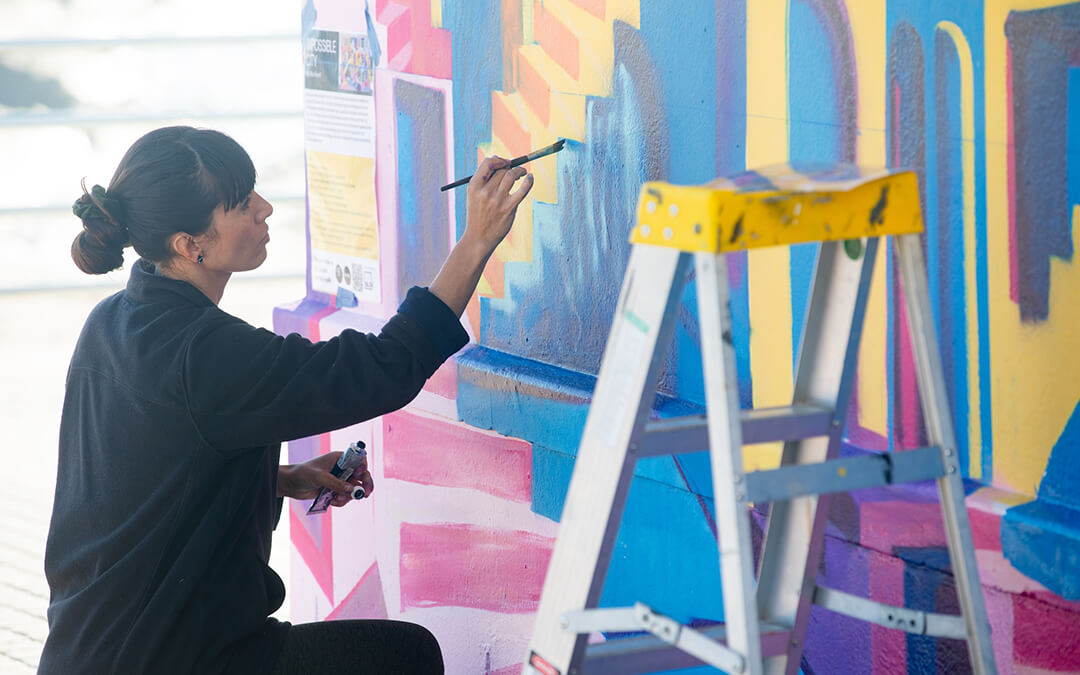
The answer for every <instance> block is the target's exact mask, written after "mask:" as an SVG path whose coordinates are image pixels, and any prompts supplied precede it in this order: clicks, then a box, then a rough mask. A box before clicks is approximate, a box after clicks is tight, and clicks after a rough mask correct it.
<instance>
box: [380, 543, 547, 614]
mask: <svg viewBox="0 0 1080 675" xmlns="http://www.w3.org/2000/svg"><path fill="white" fill-rule="evenodd" d="M554 546H555V540H554V539H552V538H549V537H541V536H539V535H536V534H533V533H532V532H524V531H521V530H498V529H494V528H487V527H479V526H476V525H465V524H461V523H437V524H416V523H402V524H401V569H400V577H401V608H402V610H405V609H406V608H408V607H437V606H455V607H472V608H475V609H484V610H489V611H493V612H502V613H505V614H529V613H532V612H535V611H536V608H537V606H538V604H539V602H540V591H541V589H542V588H543V585H544V575H545V574H546V573H547V566H548V562H549V561H550V559H551V550H552V548H553V547H554Z"/></svg>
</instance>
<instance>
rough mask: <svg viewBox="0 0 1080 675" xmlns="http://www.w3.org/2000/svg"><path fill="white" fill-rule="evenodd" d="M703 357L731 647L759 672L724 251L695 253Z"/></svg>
mask: <svg viewBox="0 0 1080 675" xmlns="http://www.w3.org/2000/svg"><path fill="white" fill-rule="evenodd" d="M695 257H696V265H697V285H698V308H699V309H698V312H699V322H700V326H701V357H702V362H703V366H704V370H705V404H706V407H707V409H708V411H709V457H710V461H711V463H712V482H713V496H714V500H715V504H716V532H717V539H718V542H717V543H718V546H719V551H720V574H721V580H722V582H723V590H724V622H725V624H726V626H727V644H728V647H729V648H731V649H733V650H735V651H736V652H739V653H740V654H742V655H743V656H744V657H745V659H746V669H745V670H744V671H743V672H746V673H749V674H750V675H759V674H760V673H761V672H762V670H761V668H762V662H761V627H760V623H759V621H758V613H757V607H756V604H755V602H754V560H753V547H752V543H751V538H750V513H749V510H748V508H747V506H748V504H747V499H746V480H745V478H744V476H743V460H742V425H741V422H740V418H739V398H738V380H737V376H736V370H735V348H734V345H733V344H732V340H731V308H730V302H729V301H730V293H729V288H728V279H727V264H726V261H725V259H724V256H723V254H711V253H698V254H696V256H695Z"/></svg>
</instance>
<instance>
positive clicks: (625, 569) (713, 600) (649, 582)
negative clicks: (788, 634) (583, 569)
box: [600, 478, 723, 623]
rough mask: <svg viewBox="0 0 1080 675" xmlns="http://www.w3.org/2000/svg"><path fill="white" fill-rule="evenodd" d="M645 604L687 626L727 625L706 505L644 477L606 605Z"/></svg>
mask: <svg viewBox="0 0 1080 675" xmlns="http://www.w3.org/2000/svg"><path fill="white" fill-rule="evenodd" d="M707 507H708V508H709V509H712V508H713V506H712V503H711V502H708V503H707ZM639 601H640V602H644V603H645V604H647V605H649V606H650V607H652V608H653V609H655V610H657V611H659V612H663V613H664V614H667V615H668V616H670V617H672V618H674V619H676V620H678V621H681V622H684V623H685V622H688V621H692V620H695V619H709V620H713V621H722V620H723V594H722V592H721V590H720V563H719V554H718V552H717V548H716V538H715V536H714V535H713V533H712V531H711V530H710V529H709V527H708V523H707V521H706V520H705V519H704V518H703V517H702V515H701V505H700V504H699V503H698V500H697V499H696V497H695V496H694V495H692V494H690V493H688V492H686V491H685V490H678V489H675V488H672V487H671V486H668V485H662V484H660V483H657V482H655V481H651V480H647V479H643V478H635V479H634V480H633V481H632V483H631V487H630V495H629V497H628V499H627V502H626V510H625V512H624V513H623V520H622V527H621V528H620V529H619V534H618V536H617V537H616V539H615V548H614V551H613V553H612V557H611V566H610V568H609V570H608V575H607V579H606V581H605V583H604V590H603V592H602V593H601V596H600V606H602V607H623V606H627V605H632V604H633V603H634V602H639Z"/></svg>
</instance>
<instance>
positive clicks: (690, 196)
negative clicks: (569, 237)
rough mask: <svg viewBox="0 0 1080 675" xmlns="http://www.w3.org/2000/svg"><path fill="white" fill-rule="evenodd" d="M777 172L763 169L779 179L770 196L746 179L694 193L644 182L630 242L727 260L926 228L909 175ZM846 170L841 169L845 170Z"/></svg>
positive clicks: (725, 181)
mask: <svg viewBox="0 0 1080 675" xmlns="http://www.w3.org/2000/svg"><path fill="white" fill-rule="evenodd" d="M772 169H773V167H770V168H766V169H759V170H758V172H759V173H761V174H763V175H765V176H767V177H768V178H772V179H773V180H772V184H773V185H774V186H775V187H770V188H766V189H745V188H741V187H739V182H740V181H739V178H740V177H733V178H728V179H720V180H718V181H714V182H712V183H708V184H706V185H692V186H687V185H671V184H670V183H662V182H656V181H653V182H648V183H646V184H645V185H644V186H642V188H641V196H640V198H639V201H638V225H637V227H635V228H634V230H633V231H632V234H631V236H630V241H632V242H634V243H635V244H650V245H653V246H666V247H669V248H677V249H679V250H682V251H691V252H699V251H700V252H705V253H729V252H732V251H740V250H744V249H749V248H765V247H769V246H789V245H791V244H800V243H805V242H811V241H839V240H844V239H856V238H859V237H878V236H882V235H887V234H889V235H896V234H911V233H915V232H921V231H922V229H923V227H922V217H921V214H920V210H919V188H918V183H917V182H916V178H915V174H914V173H912V172H910V171H902V172H898V173H888V172H885V171H882V170H875V171H873V172H872V173H868V174H865V175H864V176H863V177H860V178H858V179H852V180H847V181H843V182H834V181H828V180H813V179H812V178H810V177H807V176H805V174H797V173H795V172H791V171H790V170H789V169H788V168H787V166H786V165H781V166H780V167H775V170H772ZM846 170H847V167H844V166H841V168H840V171H846ZM784 171H788V173H784ZM747 175H748V174H741V175H740V176H747Z"/></svg>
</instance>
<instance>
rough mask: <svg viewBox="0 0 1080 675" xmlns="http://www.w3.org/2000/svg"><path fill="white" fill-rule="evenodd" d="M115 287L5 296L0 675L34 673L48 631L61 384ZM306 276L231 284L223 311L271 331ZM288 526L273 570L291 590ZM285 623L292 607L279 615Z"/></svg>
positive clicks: (0, 366) (0, 308)
mask: <svg viewBox="0 0 1080 675" xmlns="http://www.w3.org/2000/svg"><path fill="white" fill-rule="evenodd" d="M113 290H114V289H112V288H93V289H79V290H64V291H52V292H44V291H42V292H26V293H21V292H14V293H0V384H2V386H0V467H2V469H0V475H3V476H4V478H3V480H2V482H0V486H2V489H0V673H4V674H5V675H30V674H31V673H34V672H35V671H36V670H37V664H38V660H39V657H40V655H41V649H42V646H43V644H44V642H45V636H46V634H47V632H48V625H47V623H46V619H45V610H46V607H47V606H48V602H49V589H48V586H47V585H46V583H45V574H44V571H43V570H44V553H45V538H46V535H47V533H48V527H49V515H50V512H51V509H52V499H53V489H54V485H55V481H56V444H57V437H58V433H59V431H58V424H59V419H60V407H61V402H62V400H63V390H64V375H65V373H66V372H67V364H68V360H69V359H70V357H71V351H72V349H73V348H74V346H75V340H76V339H77V338H78V334H79V330H80V328H81V327H82V322H83V320H84V319H85V318H86V315H87V314H88V313H89V311H90V310H91V309H92V308H93V306H94V304H96V303H97V302H98V300H100V299H101V298H102V297H105V296H106V295H108V294H110V293H112V292H113ZM303 294H304V280H303V278H302V277H287V278H275V279H258V278H249V279H244V278H243V277H242V276H240V277H237V278H236V279H234V280H233V281H232V282H231V283H230V285H229V288H228V290H227V291H226V293H225V298H224V300H223V301H222V307H223V308H224V309H226V310H227V311H229V312H231V313H233V314H235V315H237V316H240V317H242V318H244V319H245V320H247V321H249V322H251V323H253V324H255V325H261V326H266V327H268V328H269V327H271V316H272V309H273V306H274V305H275V304H282V303H285V302H288V301H290V300H294V299H296V298H299V297H301V296H302V295H303ZM287 542H288V529H287V520H286V521H284V522H283V526H279V528H278V531H277V533H276V536H275V546H274V555H273V556H272V560H271V565H272V566H273V567H274V569H275V570H276V571H277V572H278V573H279V574H280V575H281V576H282V578H283V579H285V582H286V585H288V571H289V570H288V559H289V556H288V545H287ZM275 616H277V617H278V618H282V619H287V618H288V599H286V604H285V606H284V607H282V608H281V610H279V611H278V612H277V614H276V615H275Z"/></svg>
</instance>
